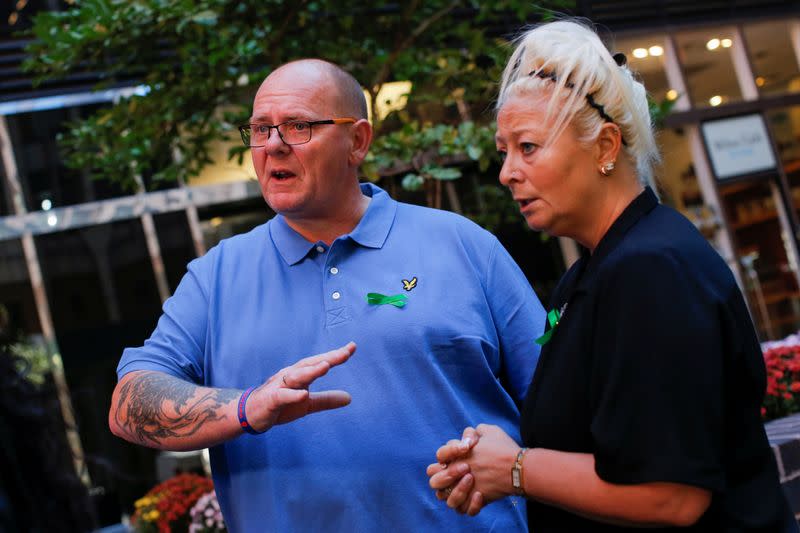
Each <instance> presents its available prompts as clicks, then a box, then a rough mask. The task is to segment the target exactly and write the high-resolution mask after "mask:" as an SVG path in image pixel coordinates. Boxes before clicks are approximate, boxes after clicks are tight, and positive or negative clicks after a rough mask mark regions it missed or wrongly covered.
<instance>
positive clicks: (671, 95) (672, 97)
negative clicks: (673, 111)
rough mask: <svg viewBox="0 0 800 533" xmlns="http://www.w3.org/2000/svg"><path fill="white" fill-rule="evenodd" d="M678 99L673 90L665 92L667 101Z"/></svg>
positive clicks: (676, 93)
mask: <svg viewBox="0 0 800 533" xmlns="http://www.w3.org/2000/svg"><path fill="white" fill-rule="evenodd" d="M677 99H678V91H676V90H675V89H670V90H669V91H667V100H677Z"/></svg>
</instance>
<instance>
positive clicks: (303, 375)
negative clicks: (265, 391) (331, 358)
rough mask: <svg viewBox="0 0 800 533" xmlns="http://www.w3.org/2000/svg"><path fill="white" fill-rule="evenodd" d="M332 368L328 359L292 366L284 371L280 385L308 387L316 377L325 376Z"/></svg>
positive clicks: (293, 387)
mask: <svg viewBox="0 0 800 533" xmlns="http://www.w3.org/2000/svg"><path fill="white" fill-rule="evenodd" d="M330 369H331V365H330V364H328V362H327V361H320V362H319V363H317V364H315V365H310V366H301V367H291V366H290V367H289V368H287V369H286V370H284V371H283V372H282V375H281V382H280V383H279V385H280V386H281V387H286V388H289V389H307V388H308V386H309V385H311V383H313V382H314V380H315V379H317V378H319V377H321V376H324V375H325V374H327V373H328V370H330Z"/></svg>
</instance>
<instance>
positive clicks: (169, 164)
mask: <svg viewBox="0 0 800 533" xmlns="http://www.w3.org/2000/svg"><path fill="white" fill-rule="evenodd" d="M358 4H363V3H356V2H341V1H338V2H334V1H330V0H321V1H300V0H298V1H296V2H284V1H282V0H75V2H74V4H73V6H72V7H71V8H70V9H68V10H67V11H64V12H45V13H41V14H39V15H37V16H36V18H35V24H34V28H33V33H34V34H35V37H36V39H37V41H36V42H35V43H34V44H32V45H31V46H30V48H29V51H30V52H31V60H29V61H28V62H27V63H26V67H27V68H28V69H30V70H32V71H34V72H36V73H37V74H38V76H39V78H40V79H45V78H55V77H59V76H64V75H68V74H73V73H76V72H83V71H93V72H103V73H105V76H106V82H105V83H106V84H111V83H114V82H115V80H118V79H119V78H126V79H129V78H130V77H131V76H134V77H136V79H137V80H138V82H139V83H141V84H142V85H143V86H145V87H146V88H147V91H148V92H147V94H146V95H143V96H133V97H130V98H126V99H122V100H120V101H119V102H118V103H116V105H114V106H113V107H111V108H108V109H105V110H102V111H100V112H98V113H97V114H96V115H94V116H93V117H91V118H90V119H88V120H86V121H83V122H80V123H75V124H72V125H71V128H70V130H69V132H68V133H67V134H66V135H64V136H63V138H62V139H61V143H62V147H63V149H64V152H65V156H66V160H67V164H68V165H70V166H72V167H79V168H83V169H86V170H87V171H89V172H91V173H92V174H93V175H94V176H96V177H100V178H102V179H108V180H113V181H116V182H119V183H121V184H123V185H124V186H126V187H128V188H130V189H131V190H135V189H136V188H137V187H138V184H139V183H140V182H139V181H138V178H137V176H144V177H149V178H151V179H152V180H154V181H159V180H162V181H168V182H174V181H176V180H178V179H186V178H188V177H191V176H193V175H197V174H198V173H199V172H200V171H201V170H202V168H203V167H204V166H205V165H206V164H208V163H209V162H210V156H209V153H210V147H211V144H212V143H213V142H215V141H216V140H219V139H224V138H234V137H235V136H236V130H235V126H236V125H237V124H239V123H242V122H244V121H246V118H247V117H248V116H249V114H250V106H251V101H252V97H253V95H254V93H255V90H256V89H257V87H258V84H259V83H260V82H261V80H262V79H263V78H264V76H265V75H266V74H268V73H269V72H270V71H271V70H272V69H274V68H275V67H276V66H278V65H280V64H282V63H284V62H286V61H289V60H292V59H296V58H301V57H321V58H323V59H328V60H330V61H333V62H336V63H338V64H340V65H342V66H343V67H344V68H345V69H347V70H348V71H350V72H351V73H352V74H353V75H354V76H355V77H356V78H357V79H358V80H360V81H361V82H362V83H363V84H365V86H366V87H367V91H368V92H369V94H370V97H371V98H372V100H373V101H372V104H373V109H374V108H375V106H374V104H375V98H376V96H377V93H378V91H379V89H380V87H381V86H382V85H383V84H384V83H387V82H390V81H396V80H408V81H411V82H412V87H413V89H412V91H411V94H409V96H408V104H407V106H406V107H405V108H404V109H403V110H402V111H399V112H395V113H392V114H390V115H389V116H387V117H385V119H384V120H377V119H376V121H375V123H374V125H375V129H376V140H375V144H374V148H373V150H372V152H371V154H370V156H369V158H368V160H367V162H366V163H365V165H364V169H363V172H364V175H365V176H366V177H367V178H369V179H373V180H374V179H377V178H378V177H379V176H381V175H397V177H398V179H399V180H401V183H402V184H403V186H405V187H408V188H410V189H414V188H420V187H422V186H423V185H425V183H426V182H429V181H434V180H453V179H458V178H459V177H461V175H462V174H463V173H465V172H471V173H482V172H485V171H486V170H487V169H488V168H489V165H490V164H491V163H492V161H494V160H496V159H495V158H496V154H495V150H494V140H493V138H494V131H493V129H492V128H493V126H492V123H493V116H492V114H491V112H490V109H491V106H492V100H493V98H494V96H495V93H496V90H497V85H496V84H497V80H498V79H499V75H500V71H501V69H502V66H503V64H504V62H505V59H506V57H507V54H508V53H509V49H508V46H507V41H506V38H508V37H510V36H509V35H505V34H504V32H505V31H506V30H505V29H507V28H519V27H522V26H523V25H524V24H527V23H530V22H535V21H537V20H541V18H542V17H543V16H544V15H545V14H546V13H545V12H544V9H543V8H542V7H538V6H534V5H533V4H532V3H531V2H529V1H510V0H507V1H495V2H477V1H459V0H455V1H452V0H451V1H446V0H445V1H440V0H436V1H433V0H432V1H425V2H422V1H414V0H411V1H409V2H400V3H398V2H388V1H377V2H370V3H369V5H368V6H364V5H358ZM547 4H548V6H547V7H548V8H551V9H565V8H568V7H571V6H572V4H574V2H569V1H566V0H553V1H549V2H547ZM244 152H245V150H244V147H242V148H240V149H234V150H232V151H231V153H230V156H231V157H238V158H239V159H241V158H242V157H243V156H244ZM475 183H477V181H476V182H475ZM476 192H477V191H476Z"/></svg>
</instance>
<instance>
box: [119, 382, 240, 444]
mask: <svg viewBox="0 0 800 533" xmlns="http://www.w3.org/2000/svg"><path fill="white" fill-rule="evenodd" d="M239 394H240V391H237V390H235V389H211V388H204V387H199V386H197V385H194V384H193V383H189V382H188V381H183V380H180V379H178V378H175V377H173V376H168V375H166V374H162V373H160V372H143V373H141V374H140V375H137V376H135V377H134V378H133V379H131V380H129V381H128V382H127V383H125V385H123V386H122V387H121V388H120V393H119V400H118V402H117V409H116V413H115V415H114V417H115V420H116V422H117V425H118V426H119V427H120V428H122V429H123V430H124V431H125V432H126V433H127V434H128V436H129V437H130V438H131V439H132V440H135V441H136V442H139V443H141V444H144V445H146V446H158V445H160V444H163V443H164V441H165V440H167V439H181V438H186V437H190V436H192V435H194V434H195V433H196V432H197V431H199V430H200V428H201V427H203V424H205V423H207V422H213V421H215V420H223V419H224V418H225V414H224V410H223V407H224V406H226V405H227V404H229V403H230V402H232V401H235V400H236V399H237V398H238V397H239Z"/></svg>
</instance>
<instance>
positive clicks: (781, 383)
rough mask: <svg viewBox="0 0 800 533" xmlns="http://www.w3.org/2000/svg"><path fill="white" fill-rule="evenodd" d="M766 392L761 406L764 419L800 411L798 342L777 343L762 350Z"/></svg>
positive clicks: (799, 345) (799, 349) (799, 348)
mask: <svg viewBox="0 0 800 533" xmlns="http://www.w3.org/2000/svg"><path fill="white" fill-rule="evenodd" d="M764 363H765V364H766V367H767V392H766V394H765V395H764V403H763V406H762V407H761V416H762V417H763V418H764V419H765V420H773V419H775V418H781V417H784V416H787V415H790V414H792V413H797V412H800V401H799V400H800V394H798V393H800V344H785V345H777V346H774V347H772V348H769V349H767V350H765V351H764Z"/></svg>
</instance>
